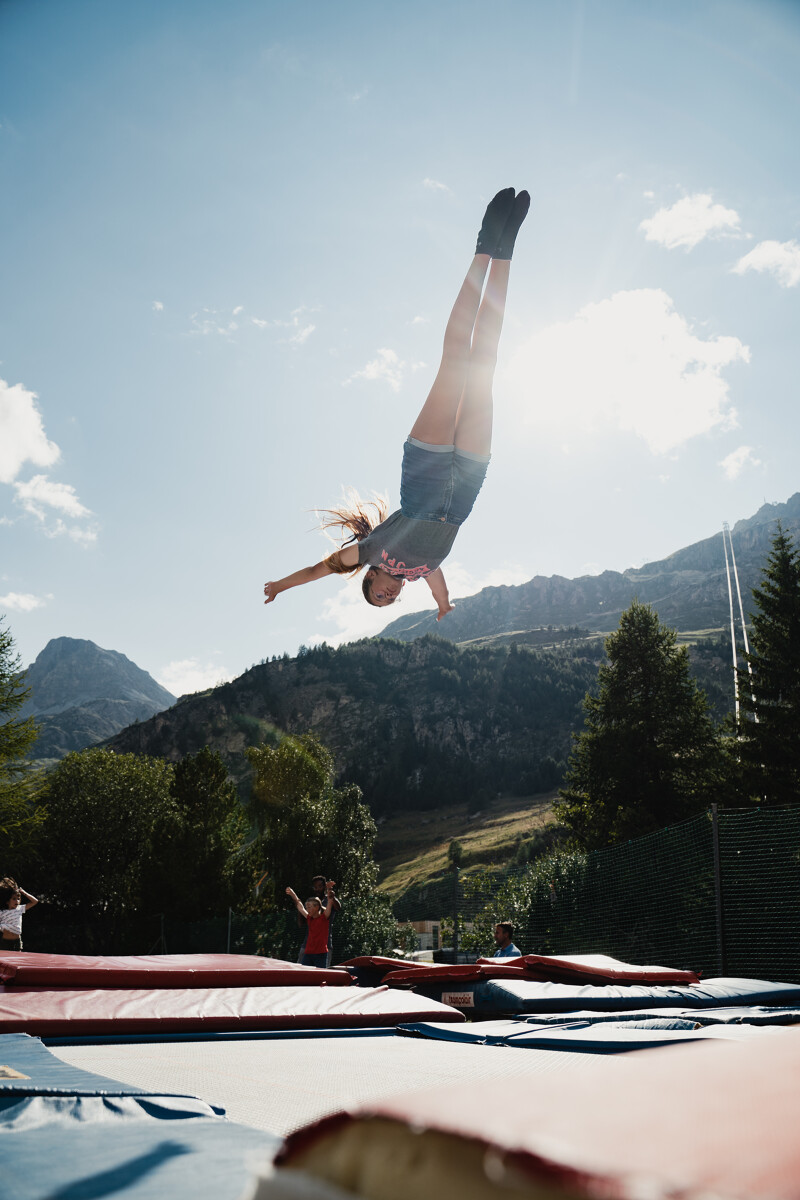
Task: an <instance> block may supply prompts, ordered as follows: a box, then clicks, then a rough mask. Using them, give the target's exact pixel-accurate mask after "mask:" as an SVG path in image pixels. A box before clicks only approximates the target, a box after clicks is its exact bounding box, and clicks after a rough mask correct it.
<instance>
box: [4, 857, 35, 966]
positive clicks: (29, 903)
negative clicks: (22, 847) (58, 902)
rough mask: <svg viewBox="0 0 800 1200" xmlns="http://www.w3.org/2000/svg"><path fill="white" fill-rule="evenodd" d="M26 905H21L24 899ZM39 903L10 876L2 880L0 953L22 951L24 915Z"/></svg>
mask: <svg viewBox="0 0 800 1200" xmlns="http://www.w3.org/2000/svg"><path fill="white" fill-rule="evenodd" d="M23 896H24V897H25V904H21V903H20V901H21V900H22V897H23ZM38 903H39V901H38V900H37V899H36V897H35V896H32V895H31V894H30V892H26V891H25V889H24V888H21V887H20V886H19V884H17V882H16V881H15V880H13V879H11V878H10V877H9V876H8V875H6V877H5V878H4V879H3V880H0V936H1V938H2V940H0V953H4V952H5V951H8V950H21V949H22V914H23V913H24V912H27V911H28V909H29V908H33V906H34V904H38Z"/></svg>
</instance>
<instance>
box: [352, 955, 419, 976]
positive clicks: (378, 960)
mask: <svg viewBox="0 0 800 1200" xmlns="http://www.w3.org/2000/svg"><path fill="white" fill-rule="evenodd" d="M430 965H431V964H430V963H424V962H415V961H414V959H404V958H386V957H385V956H384V955H382V954H360V955H359V956H358V958H348V960H347V962H343V963H340V964H339V966H341V967H355V968H356V969H358V968H363V969H371V970H375V971H383V972H384V974H385V975H388V974H389V973H390V972H392V971H419V970H425V968H426V967H429V966H430Z"/></svg>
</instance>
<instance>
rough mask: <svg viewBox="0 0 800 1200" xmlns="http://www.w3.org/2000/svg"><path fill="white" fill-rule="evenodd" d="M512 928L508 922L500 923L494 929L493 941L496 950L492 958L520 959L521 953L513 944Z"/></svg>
mask: <svg viewBox="0 0 800 1200" xmlns="http://www.w3.org/2000/svg"><path fill="white" fill-rule="evenodd" d="M513 937H514V926H513V925H512V924H511V922H510V921H500V922H499V924H497V925H495V927H494V940H495V944H496V945H497V949H496V950H495V952H494V954H493V955H492V957H493V958H521V957H522V951H521V950H518V949H517V947H516V946H515V945H514V942H513V940H512V939H513Z"/></svg>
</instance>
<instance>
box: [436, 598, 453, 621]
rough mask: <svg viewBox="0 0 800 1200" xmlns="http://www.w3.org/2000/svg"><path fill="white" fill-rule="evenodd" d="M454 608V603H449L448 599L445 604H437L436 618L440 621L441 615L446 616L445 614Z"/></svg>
mask: <svg viewBox="0 0 800 1200" xmlns="http://www.w3.org/2000/svg"><path fill="white" fill-rule="evenodd" d="M454 608H455V604H451V603H450V601H449V600H448V602H447V604H446V605H441V604H440V605H439V613H438V615H437V617H436V620H437V621H441V619H442V617H446V616H447V614H448V613H451V612H452V611H453V609H454Z"/></svg>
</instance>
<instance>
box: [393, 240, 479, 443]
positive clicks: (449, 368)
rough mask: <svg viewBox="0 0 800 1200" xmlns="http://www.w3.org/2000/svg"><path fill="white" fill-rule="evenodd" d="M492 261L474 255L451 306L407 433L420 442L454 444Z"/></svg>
mask: <svg viewBox="0 0 800 1200" xmlns="http://www.w3.org/2000/svg"><path fill="white" fill-rule="evenodd" d="M491 261H492V260H491V258H490V257H489V255H488V254H476V255H475V257H474V258H473V260H472V265H471V266H470V268H469V270H468V271H467V275H466V278H465V280H464V282H463V284H462V285H461V291H460V292H459V293H458V296H457V298H456V302H455V304H454V305H453V311H452V312H451V313H450V319H449V321H448V322H447V328H446V330H445V334H444V347H443V349H442V361H441V364H440V366H439V370H438V372H437V375H436V378H435V380H434V381H433V387H432V388H431V390H430V392H429V393H428V398H427V400H426V401H425V403H424V404H423V406H422V409H421V411H420V414H419V416H418V417H417V419H416V421H415V422H414V425H413V428H412V430H411V434H410V436H411V437H413V438H417V440H418V441H420V442H430V443H431V444H432V445H434V446H452V445H453V441H454V439H455V430H456V414H457V412H458V407H459V404H460V402H461V395H462V393H463V391H464V387H465V384H466V382H467V374H468V372H469V369H470V350H471V342H472V329H473V326H474V324H475V318H476V316H477V313H478V305H479V304H480V299H481V289H482V287H483V281H484V279H485V278H486V272H487V270H488V267H489V263H490V262H491ZM492 273H494V266H493V267H492Z"/></svg>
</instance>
